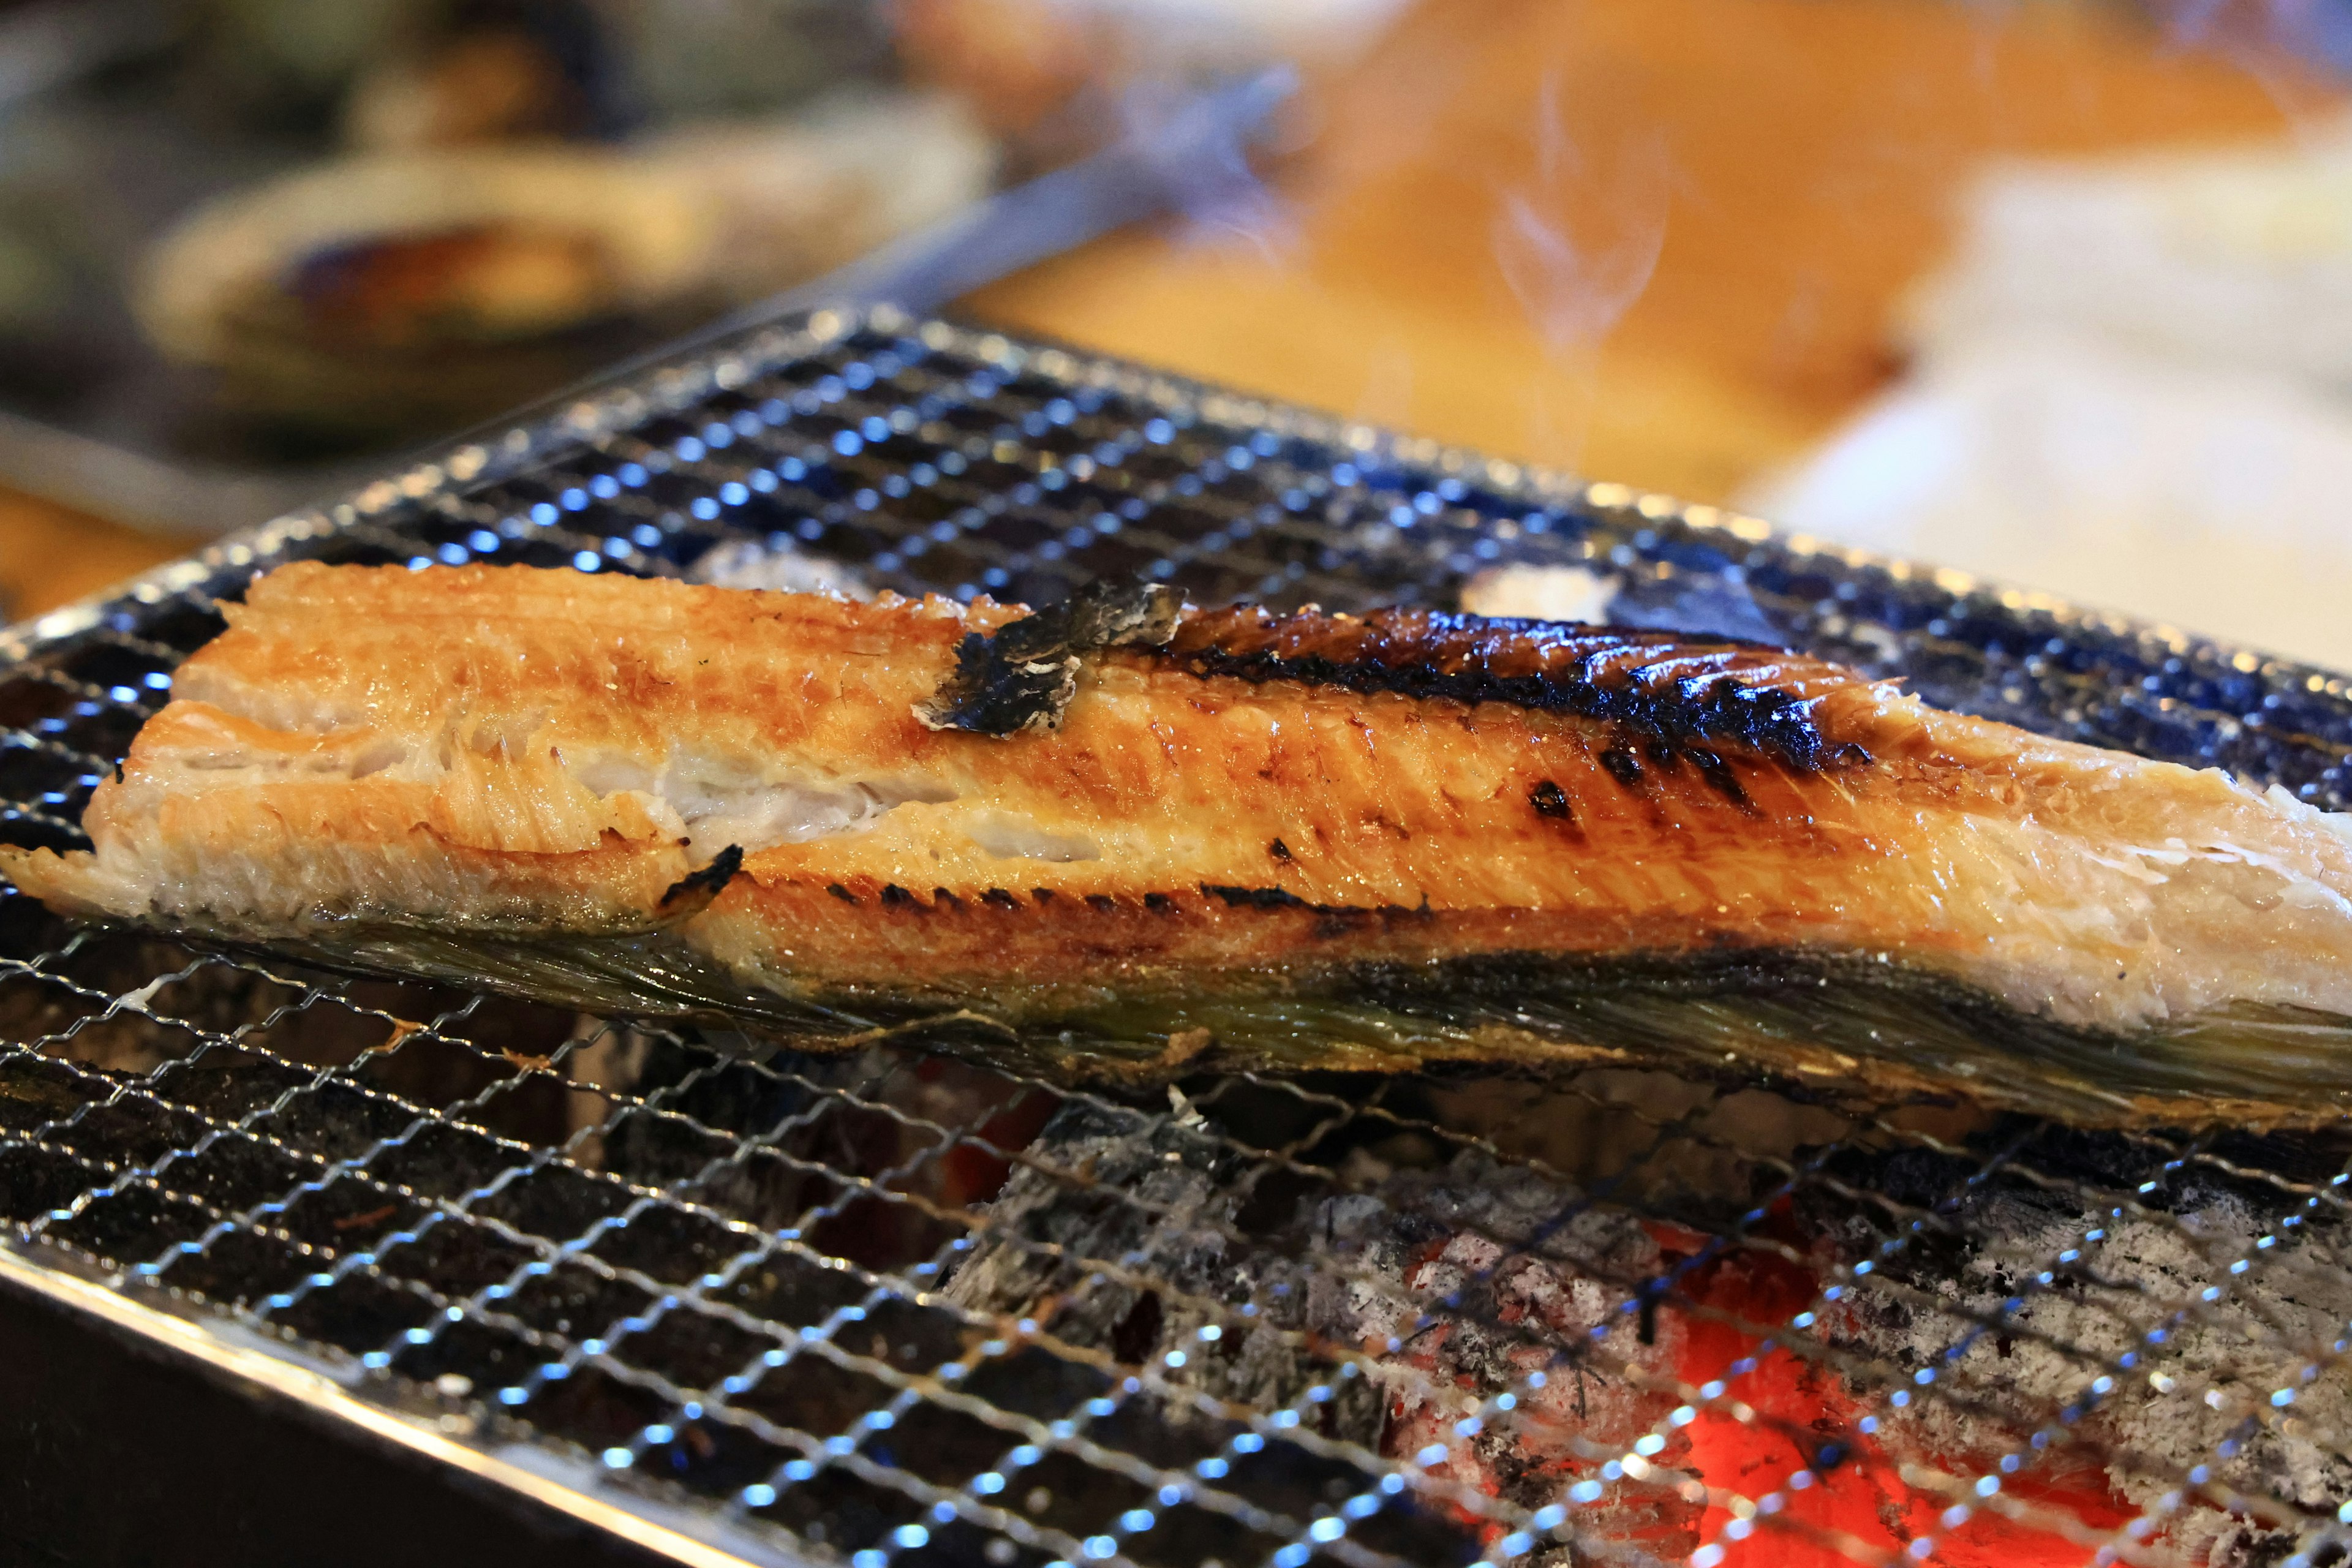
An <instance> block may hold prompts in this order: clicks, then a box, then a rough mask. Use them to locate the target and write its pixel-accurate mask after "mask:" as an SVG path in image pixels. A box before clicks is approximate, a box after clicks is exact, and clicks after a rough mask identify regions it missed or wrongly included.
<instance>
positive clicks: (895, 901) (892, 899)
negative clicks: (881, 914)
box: [882, 882, 919, 910]
mask: <svg viewBox="0 0 2352 1568" xmlns="http://www.w3.org/2000/svg"><path fill="white" fill-rule="evenodd" d="M882 903H883V906H884V907H885V908H887V909H893V910H911V909H916V908H919V904H918V902H917V900H916V898H915V895H914V894H912V893H910V892H908V891H907V889H904V888H902V887H900V886H898V883H896V882H893V883H891V884H890V885H889V886H888V887H887V888H884V889H882Z"/></svg>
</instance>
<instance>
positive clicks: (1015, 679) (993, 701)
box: [915, 583, 1182, 735]
mask: <svg viewBox="0 0 2352 1568" xmlns="http://www.w3.org/2000/svg"><path fill="white" fill-rule="evenodd" d="M1181 607H1182V602H1181V600H1180V599H1179V597H1178V596H1177V595H1176V593H1175V591H1174V590H1173V589H1171V588H1167V587H1163V586H1161V585H1160V584H1156V583H1089V584H1085V585H1083V586H1081V587H1080V588H1079V589H1078V590H1077V591H1076V593H1074V594H1072V595H1070V596H1069V597H1068V598H1066V599H1065V600H1063V601H1062V602H1061V603H1060V604H1058V605H1048V606H1047V607H1046V608H1045V609H1042V610H1039V611H1037V612H1036V613H1035V614H1034V615H1028V616H1023V617H1021V619H1019V620H1017V621H1010V622H1007V623H1006V624H1005V625H1003V626H1000V627H998V628H997V630H996V631H995V632H994V633H993V634H992V635H990V636H986V637H983V636H982V635H981V634H980V633H978V632H970V633H967V634H966V635H965V637H964V638H963V640H962V641H961V643H959V644H957V645H956V667H955V672H954V673H953V674H951V675H950V676H949V677H948V679H946V680H945V681H943V682H941V683H940V689H939V690H938V692H937V693H935V694H934V695H933V696H932V697H931V699H930V700H929V701H927V702H920V703H918V704H916V706H915V717H916V718H918V719H919V720H921V721H923V722H924V723H925V724H928V725H929V726H930V727H931V728H932V729H934V730H968V731H971V732H972V733H974V734H980V735H1012V734H1017V733H1019V732H1020V731H1024V730H1051V729H1055V728H1057V727H1058V726H1059V725H1060V724H1061V722H1062V712H1063V710H1065V709H1066V708H1067V707H1068V706H1069V705H1070V699H1071V698H1072V697H1073V696H1075V695H1076V692H1077V689H1078V656H1079V655H1081V654H1087V653H1092V652H1094V651H1096V650H1097V649H1099V648H1106V647H1127V646H1129V645H1144V646H1151V647H1156V646H1158V645H1160V644H1162V643H1165V642H1166V641H1167V640H1168V636H1169V633H1170V632H1171V630H1173V629H1174V627H1175V625H1176V616H1177V612H1178V611H1179V610H1180V609H1181Z"/></svg>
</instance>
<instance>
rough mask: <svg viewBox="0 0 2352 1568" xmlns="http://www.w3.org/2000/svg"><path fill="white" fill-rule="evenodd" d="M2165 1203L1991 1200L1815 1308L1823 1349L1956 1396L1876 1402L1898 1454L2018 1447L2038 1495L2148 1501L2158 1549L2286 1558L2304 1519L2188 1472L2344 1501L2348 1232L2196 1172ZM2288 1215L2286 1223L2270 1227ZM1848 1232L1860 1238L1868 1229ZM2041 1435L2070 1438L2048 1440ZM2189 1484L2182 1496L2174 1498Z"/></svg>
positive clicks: (1856, 1246)
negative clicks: (2119, 1209) (1880, 1281)
mask: <svg viewBox="0 0 2352 1568" xmlns="http://www.w3.org/2000/svg"><path fill="white" fill-rule="evenodd" d="M2170 1202H2171V1206H2170V1208H2169V1210H2168V1212H2166V1211H2157V1210H2148V1209H2135V1210H2126V1211H2124V1212H2123V1213H2122V1214H2121V1215H2118V1214H2117V1213H2116V1206H2115V1205H2112V1204H2104V1205H2103V1204H2098V1203H2095V1202H2091V1201H2085V1199H2084V1198H2083V1197H2077V1196H2075V1195H2074V1194H2067V1193H2063V1192H2055V1191H2048V1190H2044V1189H2041V1188H2038V1187H2029V1186H2023V1185H2017V1186H2011V1187H2006V1188H2001V1189H1998V1190H1986V1191H1982V1192H1979V1193H1978V1194H1973V1195H1971V1196H1970V1197H1969V1199H1968V1200H1967V1201H1966V1202H1965V1203H1963V1204H1962V1205H1959V1206H1958V1207H1957V1208H1956V1209H1955V1210H1953V1211H1952V1213H1951V1214H1950V1219H1951V1221H1952V1224H1953V1226H1954V1229H1955V1231H1956V1232H1958V1233H1959V1234H1961V1235H1964V1236H1965V1237H1967V1238H1968V1239H1967V1240H1966V1241H1963V1242H1957V1243H1955V1244H1953V1245H1951V1246H1948V1247H1944V1248H1940V1249H1939V1252H1940V1253H1941V1254H1942V1255H1939V1256H1936V1257H1934V1258H1923V1259H1922V1260H1921V1262H1920V1263H1919V1264H1918V1266H1917V1267H1916V1268H1912V1269H1906V1268H1902V1267H1900V1266H1899V1265H1898V1266H1896V1267H1893V1268H1887V1269H1885V1270H1883V1271H1882V1273H1881V1276H1880V1277H1881V1278H1884V1279H1885V1280H1886V1281H1887V1282H1886V1283H1885V1285H1878V1286H1867V1285H1866V1286H1864V1288H1860V1289H1854V1290H1853V1291H1851V1292H1850V1293H1848V1294H1847V1296H1846V1297H1845V1299H1844V1300H1843V1302H1841V1303H1840V1304H1839V1306H1838V1308H1837V1309H1836V1310H1834V1311H1832V1312H1826V1313H1824V1314H1823V1317H1822V1333H1823V1336H1824V1338H1825V1339H1827V1340H1828V1341H1829V1342H1831V1343H1832V1345H1835V1346H1837V1347H1839V1348H1841V1349H1843V1350H1848V1351H1853V1352H1860V1353H1862V1354H1864V1355H1867V1356H1870V1357H1873V1358H1879V1359H1883V1360H1886V1361H1892V1362H1894V1363H1896V1364H1898V1365H1900V1366H1902V1367H1904V1368H1906V1369H1919V1373H1924V1374H1927V1375H1930V1376H1932V1378H1933V1379H1934V1382H1935V1383H1936V1384H1937V1387H1939V1388H1940V1389H1942V1390H1944V1391H1946V1396H1945V1397H1942V1398H1936V1399H1916V1400H1914V1401H1913V1402H1912V1403H1911V1404H1909V1405H1907V1407H1903V1408H1895V1407H1892V1406H1887V1407H1884V1408H1882V1409H1881V1411H1880V1416H1881V1427H1880V1434H1879V1436H1880V1441H1881V1442H1882V1443H1883V1444H1884V1446H1885V1449H1886V1451H1887V1452H1889V1453H1890V1454H1902V1455H1905V1456H1906V1457H1909V1458H1913V1459H1914V1460H1916V1462H1920V1463H1925V1464H1927V1465H1931V1466H1934V1467H1935V1468H1939V1469H1942V1470H1944V1471H1946V1472H1948V1473H1950V1474H1953V1475H1957V1476H1960V1477H1962V1478H1964V1479H1973V1478H1975V1477H1977V1476H1979V1475H1987V1474H1996V1473H2000V1469H2001V1461H2002V1458H2003V1457H2004V1456H2005V1455H2006V1456H2013V1457H2021V1468H2022V1469H2023V1470H2024V1474H2025V1476H2026V1478H2027V1479H2030V1480H2031V1481H2032V1482H2033V1483H2034V1484H2036V1485H2037V1486H2038V1488H2039V1489H2041V1491H2042V1495H2043V1499H2044V1500H2045V1501H2047V1502H2051V1503H2054V1504H2055V1505H2056V1506H2059V1507H2062V1508H2064V1509H2065V1510H2069V1511H2072V1512H2074V1514H2076V1515H2077V1516H2078V1517H2080V1518H2081V1519H2082V1520H2083V1521H2084V1522H2085V1523H2087V1524H2090V1525H2092V1526H2093V1527H2095V1528H2097V1529H2102V1530H2111V1529H2115V1528H2116V1527H2118V1526H2119V1525H2121V1524H2123V1523H2125V1522H2127V1521H2129V1520H2130V1519H2131V1518H2132V1517H2134V1516H2135V1515H2137V1514H2138V1513H2140V1512H2141V1511H2142V1510H2148V1509H2156V1510H2158V1514H2159V1518H2160V1519H2161V1524H2160V1528H2159V1529H2158V1531H2157V1532H2156V1533H2155V1535H2154V1536H2153V1537H2151V1538H2150V1539H2151V1544H2153V1545H2157V1546H2159V1547H2162V1548H2165V1549H2168V1550H2170V1551H2173V1552H2178V1553H2179V1555H2180V1556H2182V1557H2184V1558H2186V1559H2187V1560H2189V1561H2192V1562H2196V1563H2207V1564H2211V1565H2214V1568H2231V1565H2239V1564H2255V1563H2271V1562H2274V1561H2277V1560H2279V1559H2281V1558H2282V1557H2284V1555H2286V1554H2287V1553H2289V1552H2292V1551H2293V1550H2294V1542H2295V1540H2296V1538H2297V1535H2298V1533H2299V1532H2298V1531H2297V1530H2295V1529H2294V1528H2289V1527H2282V1526H2281V1525H2280V1524H2278V1523H2275V1522H2265V1521H2263V1519H2261V1518H2259V1517H2252V1516H2241V1515H2233V1514H2231V1513H2229V1512H2224V1511H2222V1510H2221V1509H2219V1508H2216V1507H2213V1506H2210V1505H2209V1502H2208V1501H2207V1500H2201V1499H2200V1498H2198V1497H2197V1496H2195V1495H2194V1493H2195V1490H2196V1479H2197V1478H2196V1476H2195V1472H2196V1471H2197V1470H2198V1469H2199V1468H2202V1469H2203V1470H2204V1471H2205V1473H2206V1474H2207V1475H2208V1476H2210V1481H2211V1482H2212V1483H2215V1484H2216V1485H2217V1486H2218V1487H2220V1488H2226V1489H2235V1490H2238V1491H2242V1492H2243V1493H2244V1494H2246V1495H2248V1496H2250V1497H2254V1498H2264V1497H2267V1498H2273V1499H2276V1500H2280V1501H2281V1502H2283V1503H2284V1504H2286V1505H2288V1506H2289V1508H2290V1509H2292V1510H2304V1511H2305V1517H2306V1518H2307V1519H2308V1520H2310V1521H2313V1522H2318V1521H2324V1520H2325V1519H2326V1518H2327V1517H2330V1516H2332V1515H2333V1514H2334V1513H2335V1511H2336V1508H2337V1506H2338V1505H2339V1504H2340V1503H2341V1502H2342V1501H2343V1500H2344V1499H2345V1498H2346V1497H2347V1496H2352V1457H2347V1451H2346V1444H2347V1438H2352V1368H2347V1367H2346V1366H2345V1365H2344V1364H2343V1363H2341V1362H2340V1361H2339V1360H2337V1359H2336V1354H2335V1352H2334V1347H2335V1346H2336V1345H2337V1344H2340V1343H2341V1342H2342V1338H2343V1336H2344V1334H2345V1333H2346V1331H2347V1325H2352V1279H2347V1274H2346V1271H2345V1260H2344V1258H2343V1257H2342V1252H2343V1248H2342V1245H2341V1239H2340V1237H2339V1234H2338V1231H2337V1227H2336V1226H2335V1225H2333V1224H2331V1223H2330V1222H2329V1221H2328V1220H2327V1219H2326V1218H2325V1217H2314V1216H2313V1215H2312V1213H2311V1210H2310V1208H2308V1207H2307V1206H2306V1205H2303V1204H2301V1203H2300V1202H2297V1201H2294V1200H2293V1199H2292V1197H2291V1195H2290V1194H2285V1193H2283V1192H2281V1191H2279V1190H2278V1189H2276V1188H2268V1189H2263V1188H2253V1187H2251V1186H2250V1187H2249V1188H2248V1189H2245V1190H2230V1189H2228V1188H2226V1187H2224V1186H2222V1185H2221V1184H2218V1183H2207V1184H2198V1183H2190V1184H2186V1185H2184V1186H2182V1187H2180V1188H2179V1189H2178V1190H2177V1191H2176V1192H2175V1193H2174V1194H2171V1199H2170ZM2265 1208H2267V1210H2268V1211H2269V1214H2270V1215H2271V1216H2273V1217H2271V1218H2266V1217H2265V1216H2264V1213H2263V1211H2264V1209H2265ZM2283 1212H2284V1213H2287V1214H2292V1215H2294V1220H2292V1221H2290V1223H2288V1224H2285V1225H2278V1224H2276V1223H2275V1216H2279V1215H2282V1213H2283ZM2296 1222H2299V1223H2296ZM1845 1229H1846V1230H1847V1232H1848V1235H1847V1237H1846V1240H1847V1243H1848V1245H1849V1246H1851V1247H1853V1250H1855V1251H1857V1252H1859V1251H1861V1250H1862V1249H1863V1245H1862V1244H1863V1243H1864V1236H1863V1235H1862V1231H1863V1227H1862V1226H1861V1225H1860V1222H1859V1221H1853V1220H1849V1221H1848V1222H1847V1224H1846V1226H1845ZM2053 1264H2054V1267H2053ZM2240 1264H2242V1265H2243V1268H2242V1269H2235V1268H2234V1266H2237V1265H2240ZM2233 1270H2234V1271H2233ZM2208 1289H2211V1290H2212V1292H2213V1296H2212V1299H2211V1300H2206V1299H2205V1292H2206V1291H2207V1290H2208ZM1923 1297H1924V1298H1925V1300H1923ZM1988 1319H1990V1320H1991V1321H1993V1322H1994V1323H1995V1324H1996V1325H1997V1326H1995V1327H1994V1328H1992V1329H1990V1330H1988V1329H1986V1328H1984V1327H1982V1326H1981V1324H1982V1321H1984V1320H1988ZM1916 1375H1918V1373H1915V1377H1916ZM2281 1394H2284V1398H2282V1397H2281ZM2037 1428H2042V1429H2044V1430H2048V1429H2052V1428H2055V1429H2058V1430H2061V1431H2063V1432H2066V1433H2067V1434H2068V1436H2069V1437H2070V1438H2071V1440H2070V1441H2066V1442H2063V1443H2061V1444H2056V1445H2053V1446H2051V1447H2049V1448H2048V1450H2047V1451H2046V1452H2037V1451H2036V1449H2035V1447H2033V1445H2032V1436H2033V1435H2034V1433H2035V1431H2036V1429H2037ZM2184 1478H2189V1479H2187V1480H2186V1481H2185V1480H2184ZM2179 1489H2187V1490H2189V1492H2190V1493H2191V1495H2190V1496H2189V1499H2188V1500H2187V1501H2186V1503H2185V1505H2183V1506H2180V1507H2179V1508H2178V1509H2177V1510H2166V1509H2165V1508H2164V1505H2163V1504H2162V1502H2161V1500H2162V1499H2163V1498H2164V1497H2165V1496H2166V1494H2168V1493H2171V1492H2174V1491H2176V1490H2179Z"/></svg>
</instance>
